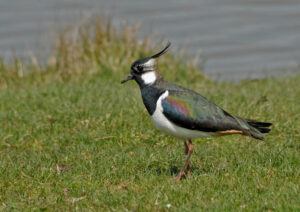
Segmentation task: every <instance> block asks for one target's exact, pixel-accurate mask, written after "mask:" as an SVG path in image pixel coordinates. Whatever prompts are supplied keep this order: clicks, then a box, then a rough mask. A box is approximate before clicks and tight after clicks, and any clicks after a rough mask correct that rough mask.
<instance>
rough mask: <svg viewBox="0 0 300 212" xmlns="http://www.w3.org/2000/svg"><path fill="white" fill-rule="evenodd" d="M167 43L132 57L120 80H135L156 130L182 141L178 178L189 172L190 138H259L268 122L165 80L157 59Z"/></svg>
mask: <svg viewBox="0 0 300 212" xmlns="http://www.w3.org/2000/svg"><path fill="white" fill-rule="evenodd" d="M170 45H171V43H170V42H168V44H167V45H166V47H165V48H164V49H163V50H161V51H160V52H158V53H157V54H154V55H153V56H151V57H146V58H142V59H139V60H136V61H135V62H134V63H133V64H132V65H131V72H130V74H129V75H128V76H127V77H126V78H125V79H124V80H122V81H121V83H125V82H127V81H129V80H135V81H136V82H137V84H138V85H139V87H140V90H141V95H142V99H143V103H144V105H145V107H146V108H147V111H148V112H149V114H150V116H151V118H152V121H153V123H154V125H155V126H156V127H157V129H159V130H160V131H163V132H165V133H167V134H169V135H172V136H174V137H177V138H180V139H182V140H183V141H184V147H185V154H186V160H185V162H184V164H183V166H182V168H181V170H180V172H179V174H178V175H177V176H176V178H175V179H176V180H177V181H179V180H181V179H182V177H183V176H184V174H185V170H186V169H187V172H188V174H190V172H191V166H190V161H189V160H190V156H191V154H192V152H193V149H194V146H193V144H192V139H195V138H200V137H205V136H225V135H232V134H240V135H245V136H250V137H252V138H255V139H260V140H263V139H264V135H263V134H264V133H268V132H270V129H269V127H270V126H271V125H272V124H271V123H268V122H260V121H256V120H252V119H246V118H242V117H239V116H234V115H231V114H230V113H228V112H227V111H225V110H223V109H222V108H220V107H218V106H217V105H215V104H214V103H212V102H210V101H209V100H207V99H206V98H205V97H203V96H201V95H200V94H198V93H197V92H195V91H193V90H190V89H187V88H184V87H181V86H179V85H176V84H173V83H170V82H168V81H166V80H165V79H164V78H163V77H162V76H161V74H160V73H159V70H158V65H157V59H158V58H159V57H160V56H161V55H163V54H165V53H166V52H167V50H168V49H169V47H170ZM187 141H188V144H187Z"/></svg>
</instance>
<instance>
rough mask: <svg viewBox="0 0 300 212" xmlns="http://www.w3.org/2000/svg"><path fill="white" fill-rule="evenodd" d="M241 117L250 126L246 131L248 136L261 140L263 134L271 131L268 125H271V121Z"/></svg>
mask: <svg viewBox="0 0 300 212" xmlns="http://www.w3.org/2000/svg"><path fill="white" fill-rule="evenodd" d="M243 119H244V120H245V121H246V122H247V124H248V125H249V126H250V129H249V131H248V132H249V134H250V136H251V137H253V138H256V139H260V140H263V139H264V135H263V134H264V133H268V132H270V131H271V129H270V128H269V127H270V126H271V125H272V123H269V122H261V121H256V120H252V119H245V118H243Z"/></svg>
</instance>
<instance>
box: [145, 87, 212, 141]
mask: <svg viewBox="0 0 300 212" xmlns="http://www.w3.org/2000/svg"><path fill="white" fill-rule="evenodd" d="M168 95H169V92H168V91H166V92H164V93H163V94H162V95H161V96H160V97H159V99H158V101H157V103H156V109H155V111H154V113H153V114H152V116H151V118H152V121H153V123H154V125H155V126H156V127H157V129H159V130H161V131H163V132H165V133H167V134H169V135H172V136H175V137H178V138H184V139H192V138H199V137H205V136H212V135H213V133H209V132H201V131H198V130H189V129H185V128H182V127H179V126H176V125H175V124H173V123H172V122H171V121H169V120H168V119H167V118H166V117H165V116H164V114H163V108H162V105H161V101H162V100H163V99H165V98H166V97H167V96H168Z"/></svg>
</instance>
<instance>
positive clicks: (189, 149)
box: [175, 140, 194, 181]
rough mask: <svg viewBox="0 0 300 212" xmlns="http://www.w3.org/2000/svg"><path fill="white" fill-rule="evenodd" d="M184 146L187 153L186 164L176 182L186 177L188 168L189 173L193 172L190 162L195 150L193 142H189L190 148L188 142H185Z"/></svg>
mask: <svg viewBox="0 0 300 212" xmlns="http://www.w3.org/2000/svg"><path fill="white" fill-rule="evenodd" d="M184 146H185V152H186V159H185V162H184V164H183V166H182V168H181V170H180V172H179V174H178V175H177V177H176V178H175V180H176V181H180V180H181V179H182V177H183V175H184V170H185V168H187V167H188V173H190V172H191V170H190V161H189V160H190V157H191V154H192V152H193V150H194V146H193V143H192V140H189V146H188V145H187V144H186V142H184Z"/></svg>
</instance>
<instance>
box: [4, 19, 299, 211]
mask: <svg viewBox="0 0 300 212" xmlns="http://www.w3.org/2000/svg"><path fill="white" fill-rule="evenodd" d="M90 29H92V31H93V32H94V33H92V35H90V34H89V33H88V32H90V31H91V30H90ZM88 34H89V35H88ZM151 43H152V42H151V40H150V39H146V40H144V41H142V42H136V32H135V28H129V27H125V28H124V29H123V30H122V31H117V30H115V29H113V28H112V27H111V26H110V25H109V22H105V21H101V20H98V21H97V22H95V23H91V24H90V25H85V26H83V27H82V28H80V30H79V32H78V34H77V37H76V38H74V36H73V37H72V38H70V33H69V32H68V31H66V32H64V33H63V34H62V35H61V36H60V37H59V39H57V40H55V42H54V44H53V52H52V55H51V56H50V57H49V59H48V61H47V63H46V66H41V65H39V63H38V62H37V61H38V60H36V59H35V58H33V59H32V62H31V63H30V64H29V65H28V64H27V65H24V63H22V61H18V60H16V61H13V62H12V63H11V64H3V63H1V62H0V87H1V88H0V100H1V102H0V211H2V210H3V211H5V210H7V211H11V210H17V211H20V210H21V209H25V210H27V211H28V210H42V211H47V210H51V211H52V210H55V211H66V210H79V211H82V210H85V211H90V210H91V211H93V210H97V211H100V210H104V211H127V210H128V211H145V210H146V211H150V210H151V211H156V210H158V211H168V210H171V211H191V210H194V211H198V210H200V209H202V210H212V211H213V210H215V211H232V210H234V211H300V116H299V114H300V103H299V97H300V86H299V84H300V76H299V75H298V76H294V77H286V78H279V79H264V80H256V81H243V82H240V83H239V84H231V83H215V82H212V81H210V80H209V79H208V78H207V77H204V76H203V75H202V74H201V71H200V70H199V69H197V68H195V67H193V65H191V64H189V63H183V62H181V58H180V57H174V56H172V54H171V53H169V54H168V55H166V56H163V57H162V58H161V59H160V69H161V72H162V74H163V75H164V76H165V78H166V79H167V80H170V81H173V82H176V83H178V84H181V85H183V86H186V87H189V88H191V89H193V90H196V91H198V92H199V93H201V94H202V95H204V96H206V97H207V98H208V99H210V100H212V101H214V102H215V103H216V104H218V105H219V106H221V107H223V108H224V109H226V110H227V111H229V112H231V113H233V114H238V115H240V116H243V117H248V118H253V119H258V120H262V121H270V122H272V123H273V126H272V131H271V133H270V134H268V135H266V138H265V141H259V140H254V139H251V138H248V137H241V136H227V137H221V138H203V139H198V140H195V141H194V146H195V151H194V153H193V155H192V158H191V161H192V174H191V176H190V177H188V178H186V179H184V180H182V181H181V182H175V181H174V180H172V179H173V177H174V176H175V174H177V173H178V171H179V169H180V167H181V165H182V163H183V161H184V159H185V156H184V151H183V150H184V148H183V143H182V141H179V140H176V139H174V138H172V137H169V136H167V135H164V134H162V133H160V132H159V131H157V130H156V129H155V128H154V126H153V124H152V123H151V119H150V117H149V115H148V114H147V111H146V110H145V108H144V106H143V104H142V100H141V97H140V93H139V89H138V87H137V85H136V84H135V83H134V82H129V83H128V84H125V85H121V84H120V80H121V79H122V78H123V77H124V76H126V75H127V74H128V73H129V67H130V64H131V62H133V61H134V60H135V59H137V58H139V57H142V56H145V55H148V54H150V53H153V49H156V50H158V49H160V48H161V46H159V45H157V46H156V47H154V48H152V47H151Z"/></svg>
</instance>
